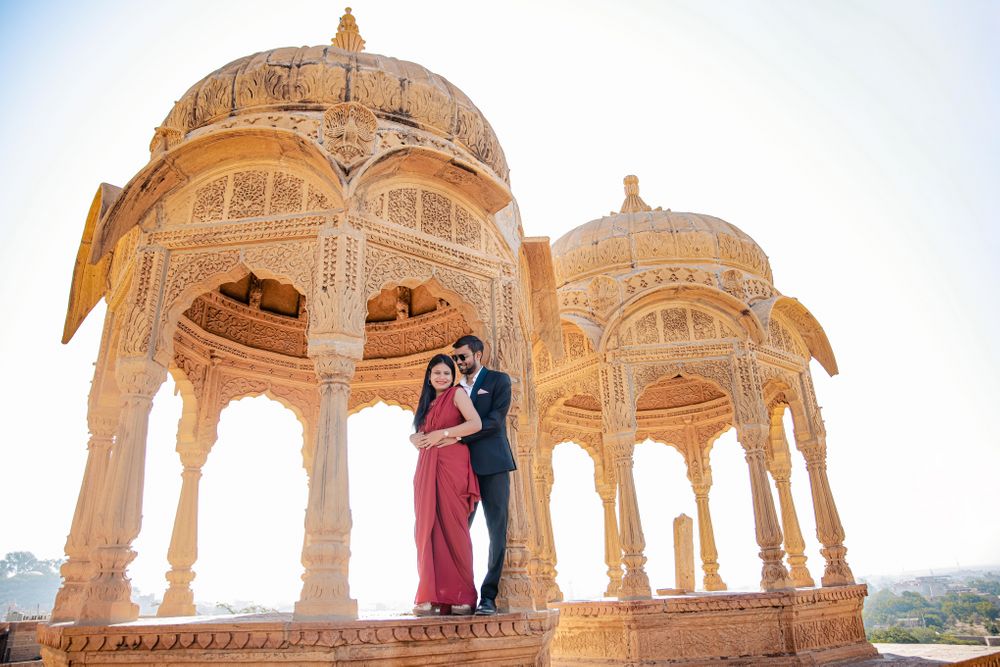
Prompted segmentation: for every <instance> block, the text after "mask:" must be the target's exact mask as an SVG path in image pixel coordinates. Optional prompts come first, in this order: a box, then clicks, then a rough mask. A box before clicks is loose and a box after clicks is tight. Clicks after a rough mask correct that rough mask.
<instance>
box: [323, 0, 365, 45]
mask: <svg viewBox="0 0 1000 667" xmlns="http://www.w3.org/2000/svg"><path fill="white" fill-rule="evenodd" d="M331 41H332V42H333V45H334V46H336V47H337V48H339V49H343V50H345V51H364V49H365V40H363V39H361V32H360V31H358V22H357V21H355V20H354V17H353V16H352V15H351V8H350V7H345V8H344V15H343V16H341V17H340V25H338V26H337V36H336V37H334V38H333V39H332V40H331Z"/></svg>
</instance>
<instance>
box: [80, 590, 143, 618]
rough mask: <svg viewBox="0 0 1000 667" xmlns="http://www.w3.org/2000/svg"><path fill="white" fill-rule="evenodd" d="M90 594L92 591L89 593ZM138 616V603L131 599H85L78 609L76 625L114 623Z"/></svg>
mask: <svg viewBox="0 0 1000 667" xmlns="http://www.w3.org/2000/svg"><path fill="white" fill-rule="evenodd" d="M91 594H92V593H91ZM137 618H139V605H137V604H135V603H134V602H132V601H131V600H116V601H113V602H112V601H105V600H94V599H90V600H87V601H86V602H85V603H84V604H83V607H82V608H81V609H80V617H79V619H78V620H77V622H76V624H77V625H114V624H115V623H130V622H132V621H134V620H135V619H137Z"/></svg>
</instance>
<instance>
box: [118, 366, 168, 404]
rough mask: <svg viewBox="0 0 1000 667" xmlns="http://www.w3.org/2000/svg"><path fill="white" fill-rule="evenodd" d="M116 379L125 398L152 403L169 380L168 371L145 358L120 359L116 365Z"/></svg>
mask: <svg viewBox="0 0 1000 667" xmlns="http://www.w3.org/2000/svg"><path fill="white" fill-rule="evenodd" d="M115 379H116V380H117V382H118V388H119V390H120V391H121V393H122V396H123V397H130V398H140V399H146V400H150V401H151V400H153V396H154V395H155V394H156V391H157V390H158V389H159V388H160V385H161V384H163V381H164V380H166V379H167V369H166V367H165V366H162V365H161V364H158V363H156V362H155V361H152V360H150V359H147V358H145V357H120V358H119V359H118V361H117V363H116V364H115Z"/></svg>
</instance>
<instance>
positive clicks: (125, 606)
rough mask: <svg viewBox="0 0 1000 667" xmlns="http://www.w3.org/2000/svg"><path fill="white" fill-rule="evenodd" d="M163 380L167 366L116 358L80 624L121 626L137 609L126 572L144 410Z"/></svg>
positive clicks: (136, 517) (137, 522) (141, 462)
mask: <svg viewBox="0 0 1000 667" xmlns="http://www.w3.org/2000/svg"><path fill="white" fill-rule="evenodd" d="M166 376H167V371H166V368H164V367H163V366H161V365H159V364H157V363H156V362H153V361H151V360H149V359H147V358H137V357H124V358H119V359H118V362H117V365H116V368H115V377H116V379H117V381H118V388H119V390H120V392H121V415H120V421H119V423H118V430H117V437H116V439H115V444H114V448H113V450H112V453H111V462H110V465H109V467H108V473H107V476H106V478H105V483H104V485H103V492H102V497H101V504H100V510H99V511H98V514H97V521H96V531H95V533H96V541H95V546H94V548H93V549H92V551H91V555H90V560H91V562H92V570H91V577H90V581H89V583H88V585H87V590H86V593H85V594H84V601H83V605H82V606H81V608H80V615H79V621H80V623H85V624H100V625H103V624H110V623H122V622H126V621H132V620H135V619H136V618H137V617H138V615H139V606H138V605H136V604H134V603H133V602H132V600H131V596H132V586H131V584H130V583H129V579H128V577H127V576H126V568H127V567H128V564H129V563H131V562H132V560H133V559H134V558H135V552H134V551H133V550H132V541H133V540H135V538H136V537H137V536H138V535H139V530H140V528H141V525H142V490H143V480H144V474H145V467H146V433H147V430H148V428H149V411H150V409H151V408H152V405H153V396H154V395H155V394H156V391H157V389H158V388H159V387H160V385H161V384H162V383H163V381H164V380H165V379H166Z"/></svg>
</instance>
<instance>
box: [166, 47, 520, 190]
mask: <svg viewBox="0 0 1000 667" xmlns="http://www.w3.org/2000/svg"><path fill="white" fill-rule="evenodd" d="M341 102H358V103H360V104H363V105H365V106H366V107H368V108H369V109H371V110H372V111H373V112H374V113H375V114H376V115H377V116H380V117H382V118H386V119H388V120H391V121H395V122H399V123H403V124H406V125H410V126H415V127H418V128H420V129H423V130H426V131H428V132H431V133H433V134H436V135H438V136H440V137H442V138H445V139H447V140H449V141H454V142H456V143H459V144H461V145H462V146H463V147H464V148H466V149H467V150H468V151H469V152H471V153H472V154H473V155H475V156H476V157H477V158H479V160H481V161H482V162H483V163H485V164H486V165H488V166H489V167H490V168H491V169H492V170H493V172H494V173H495V174H496V175H497V176H499V177H500V178H501V179H503V180H504V181H508V168H507V161H506V158H505V157H504V154H503V150H502V149H501V148H500V144H499V142H498V141H497V138H496V135H495V134H494V132H493V128H492V127H491V126H490V124H489V122H488V121H487V120H486V118H485V117H484V116H483V114H482V113H481V112H480V111H479V109H477V108H476V106H475V105H474V104H473V103H472V101H471V100H470V99H469V98H468V97H467V96H466V95H465V93H463V92H462V91H461V90H459V89H458V88H457V87H456V86H454V85H452V84H451V83H450V82H448V80H447V79H445V78H444V77H442V76H439V75H437V74H434V73H433V72H431V71H430V70H428V69H426V68H424V67H421V66H420V65H417V64H415V63H411V62H407V61H405V60H397V59H396V58H389V57H387V56H382V55H378V54H373V53H364V52H359V51H351V50H345V49H341V48H338V47H337V46H304V47H300V48H294V47H289V48H280V49H273V50H270V51H261V52H260V53H255V54H253V55H250V56H246V57H244V58H240V59H239V60H234V61H233V62H231V63H229V64H228V65H225V66H224V67H222V68H220V69H218V70H216V71H214V72H212V73H211V74H209V75H208V76H206V77H205V78H204V79H202V80H201V81H199V82H198V83H196V84H194V85H193V86H191V88H190V89H189V90H188V91H187V92H186V93H185V94H184V95H183V96H182V97H181V99H180V100H178V101H177V102H176V103H175V104H174V107H173V109H171V110H170V113H169V114H167V117H166V118H165V119H164V121H163V126H162V127H163V128H164V129H166V130H171V131H179V132H181V133H183V134H185V135H187V134H189V133H196V132H197V130H198V128H201V127H204V126H207V125H211V124H214V123H217V122H221V121H225V120H226V119H227V118H229V117H231V116H241V115H245V114H251V113H258V112H268V113H269V114H272V115H283V116H286V117H294V116H295V113H296V111H315V110H322V109H324V108H326V107H329V106H331V105H334V104H339V103H341Z"/></svg>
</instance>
